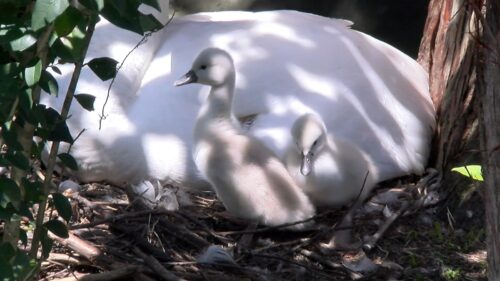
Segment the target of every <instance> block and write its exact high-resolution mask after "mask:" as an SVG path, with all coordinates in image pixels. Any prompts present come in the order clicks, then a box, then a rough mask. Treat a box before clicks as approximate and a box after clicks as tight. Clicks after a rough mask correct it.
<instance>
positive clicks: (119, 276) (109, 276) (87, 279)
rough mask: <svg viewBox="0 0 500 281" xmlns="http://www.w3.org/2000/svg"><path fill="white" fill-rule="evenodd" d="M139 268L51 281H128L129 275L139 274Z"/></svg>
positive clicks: (124, 268) (120, 269)
mask: <svg viewBox="0 0 500 281" xmlns="http://www.w3.org/2000/svg"><path fill="white" fill-rule="evenodd" d="M140 269H141V267H140V266H136V265H130V266H126V267H122V268H119V269H115V270H110V271H105V272H102V273H93V274H86V275H83V276H81V277H74V276H71V277H66V278H61V279H53V281H109V280H123V279H128V278H126V277H129V276H131V275H134V274H135V273H137V272H139V271H140Z"/></svg>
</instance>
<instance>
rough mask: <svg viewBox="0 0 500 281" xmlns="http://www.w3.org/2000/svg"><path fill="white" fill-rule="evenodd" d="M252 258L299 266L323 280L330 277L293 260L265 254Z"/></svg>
mask: <svg viewBox="0 0 500 281" xmlns="http://www.w3.org/2000/svg"><path fill="white" fill-rule="evenodd" d="M253 256H254V257H261V258H266V259H275V260H280V261H282V262H286V263H289V264H293V265H296V266H300V267H302V268H304V269H307V270H308V271H310V272H312V273H313V274H317V275H321V276H323V277H325V278H328V279H331V278H332V277H331V276H330V275H328V274H325V273H323V272H321V271H318V270H315V269H312V268H310V267H309V266H307V265H305V264H302V263H299V262H296V261H293V260H289V259H285V258H283V257H278V256H273V255H265V254H256V255H253Z"/></svg>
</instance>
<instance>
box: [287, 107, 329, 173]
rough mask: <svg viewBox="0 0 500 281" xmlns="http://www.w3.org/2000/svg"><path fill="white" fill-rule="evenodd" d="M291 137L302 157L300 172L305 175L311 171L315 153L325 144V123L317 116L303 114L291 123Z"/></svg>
mask: <svg viewBox="0 0 500 281" xmlns="http://www.w3.org/2000/svg"><path fill="white" fill-rule="evenodd" d="M292 138H293V140H294V141H295V145H296V146H297V150H298V153H299V154H300V156H301V158H302V161H301V165H300V172H301V173H302V174H303V175H304V176H307V175H308V174H309V173H310V172H311V169H312V164H313V161H314V159H315V158H314V157H315V155H318V154H319V152H321V150H322V149H323V148H324V147H325V145H326V142H327V137H326V128H325V125H324V124H323V122H322V121H321V120H320V118H319V117H318V116H316V115H313V114H304V115H302V116H301V117H299V118H298V119H297V120H296V121H295V123H294V124H293V127H292Z"/></svg>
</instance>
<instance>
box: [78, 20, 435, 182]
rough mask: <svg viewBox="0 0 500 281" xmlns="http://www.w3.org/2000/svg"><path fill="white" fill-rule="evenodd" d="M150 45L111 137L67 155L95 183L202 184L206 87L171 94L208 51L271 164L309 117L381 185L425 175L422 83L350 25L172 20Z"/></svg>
mask: <svg viewBox="0 0 500 281" xmlns="http://www.w3.org/2000/svg"><path fill="white" fill-rule="evenodd" d="M158 38H159V40H161V42H162V45H161V46H159V47H158V48H151V54H153V53H155V55H154V57H153V58H152V60H151V64H149V65H148V69H147V71H146V72H145V74H144V77H143V79H142V84H141V85H140V86H139V89H138V92H137V98H135V100H134V102H133V103H132V105H131V106H130V107H129V109H128V110H126V111H127V112H126V115H124V116H122V119H123V120H120V123H118V122H115V123H113V122H112V121H109V120H105V121H104V124H106V123H108V129H109V130H108V129H106V130H103V131H101V132H99V133H96V134H95V137H94V139H92V141H91V142H92V143H94V144H93V145H92V146H89V145H81V146H80V147H78V146H77V145H76V146H75V147H74V149H75V150H74V152H75V154H76V158H77V161H78V162H79V163H80V164H81V165H82V166H83V167H87V169H83V170H84V171H83V173H84V174H85V175H86V176H88V175H97V176H93V177H86V178H85V177H83V178H84V179H87V180H88V179H92V180H99V179H100V180H113V181H116V180H121V181H127V182H134V181H135V182H137V181H141V180H143V179H144V178H149V179H159V180H161V181H164V182H171V183H175V184H178V185H185V186H192V187H207V184H206V181H204V180H203V177H202V176H201V174H200V173H199V171H198V170H197V168H196V166H195V164H194V162H193V160H192V159H191V156H190V155H191V153H192V146H193V140H192V135H191V132H192V131H193V129H194V124H195V120H196V115H197V112H198V111H199V109H200V107H201V104H202V102H203V101H204V100H205V98H206V96H207V94H208V89H207V87H201V86H189V87H183V88H180V89H176V90H174V88H173V86H172V84H173V82H174V80H175V79H176V78H177V77H179V76H180V75H182V74H183V71H184V70H185V69H184V68H185V65H186V62H189V61H191V60H192V58H194V57H195V56H196V55H197V54H198V53H200V52H201V51H202V50H203V49H205V48H207V47H218V48H222V49H224V50H226V51H227V52H228V53H229V54H230V55H231V56H232V58H233V60H234V63H235V68H236V77H237V79H236V85H235V87H236V91H235V96H234V104H233V112H234V114H235V116H236V117H238V118H245V117H247V116H255V117H256V118H255V120H254V121H253V124H252V125H251V126H250V128H249V134H251V135H253V136H255V137H256V138H258V139H259V140H261V141H262V142H264V143H265V144H266V145H267V146H268V147H269V148H271V150H272V151H273V152H274V153H276V154H277V155H278V156H279V157H283V156H284V153H285V150H286V148H287V147H288V145H289V144H290V143H291V142H292V138H291V136H290V134H289V131H290V128H291V126H292V124H293V122H294V120H296V119H297V118H298V117H299V116H301V115H303V114H305V113H314V114H317V115H318V116H320V117H321V119H322V120H323V121H324V123H325V126H326V128H327V131H328V133H329V134H330V133H331V134H334V135H336V136H338V137H341V138H344V139H347V140H350V141H352V142H354V143H355V144H356V145H358V146H359V147H360V148H361V149H363V150H364V151H365V152H366V153H367V155H369V156H370V158H371V159H372V160H373V164H374V165H375V166H376V167H377V169H378V171H379V179H380V180H384V179H388V178H391V177H395V176H399V175H404V174H408V173H421V172H422V171H423V169H424V166H425V164H426V160H427V156H428V153H429V145H430V138H431V134H432V130H433V127H434V124H435V120H434V108H433V105H432V103H431V100H430V97H429V91H428V83H427V74H426V73H425V71H424V70H423V69H422V68H421V67H420V66H419V65H418V64H417V63H416V62H415V61H414V60H413V59H411V58H409V57H408V56H406V55H405V54H403V53H401V52H400V51H398V50H396V49H395V48H393V47H391V46H389V45H387V44H385V43H383V42H381V41H379V40H377V39H374V38H372V37H370V36H368V35H366V34H363V33H361V32H357V31H354V30H352V29H350V28H349V23H348V22H346V21H343V20H336V19H330V18H325V17H321V16H316V15H312V14H307V13H301V12H295V11H268V12H258V13H252V12H213V13H200V14H194V15H189V16H185V17H181V18H178V19H174V20H173V21H172V22H171V23H170V24H169V25H168V26H166V27H165V28H164V29H163V30H162V31H161V34H159V35H158ZM136 59H138V60H139V59H140V57H137V58H136ZM138 77H139V76H138ZM126 88H127V86H124V87H122V88H120V89H115V90H116V92H117V93H118V92H121V91H126V90H127V89H126ZM130 88H131V89H130V91H129V92H133V91H134V88H133V87H130ZM98 99H99V97H98ZM117 104H119V102H118V101H117ZM89 147H90V148H89ZM79 149H80V152H78V150H79ZM92 151H97V152H95V153H93V152H92ZM102 170H105V172H100V171H102Z"/></svg>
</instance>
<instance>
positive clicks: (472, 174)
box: [451, 165, 483, 181]
mask: <svg viewBox="0 0 500 281" xmlns="http://www.w3.org/2000/svg"><path fill="white" fill-rule="evenodd" d="M451 171H453V172H457V173H459V174H462V175H464V176H466V177H468V178H471V179H474V180H477V181H483V173H482V168H481V166H480V165H467V166H461V167H455V168H453V169H451Z"/></svg>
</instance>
